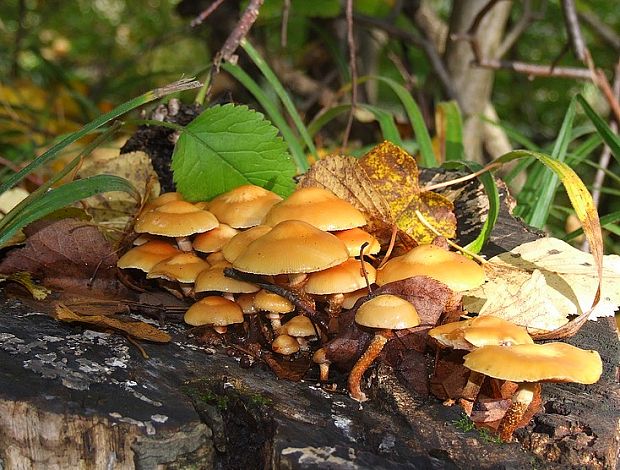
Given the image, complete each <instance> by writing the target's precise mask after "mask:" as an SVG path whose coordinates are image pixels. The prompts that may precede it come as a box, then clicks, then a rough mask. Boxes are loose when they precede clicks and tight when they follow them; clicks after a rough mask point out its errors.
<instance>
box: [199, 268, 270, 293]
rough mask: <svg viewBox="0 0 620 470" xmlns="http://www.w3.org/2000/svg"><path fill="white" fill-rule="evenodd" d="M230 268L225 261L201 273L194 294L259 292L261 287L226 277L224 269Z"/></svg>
mask: <svg viewBox="0 0 620 470" xmlns="http://www.w3.org/2000/svg"><path fill="white" fill-rule="evenodd" d="M230 266H231V264H230V263H228V262H226V261H224V262H220V263H218V264H216V265H214V266H211V267H210V268H207V269H205V270H204V271H201V272H200V274H198V276H197V277H196V281H195V284H194V292H209V291H215V292H229V293H232V294H242V293H252V292H258V291H259V287H258V286H257V285H255V284H251V283H249V282H245V281H239V280H237V279H232V278H230V277H226V276H225V275H224V269H225V268H227V267H230Z"/></svg>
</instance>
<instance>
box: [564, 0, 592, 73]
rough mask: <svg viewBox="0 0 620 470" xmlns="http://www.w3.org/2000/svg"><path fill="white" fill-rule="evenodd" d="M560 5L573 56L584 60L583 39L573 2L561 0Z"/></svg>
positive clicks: (584, 47)
mask: <svg viewBox="0 0 620 470" xmlns="http://www.w3.org/2000/svg"><path fill="white" fill-rule="evenodd" d="M561 5H562V12H563V13H564V22H565V23H566V31H567V33H568V39H569V40H570V45H571V47H572V48H573V52H574V53H575V57H577V58H578V59H579V60H580V61H581V62H585V60H586V45H585V42H584V41H583V35H582V34H581V28H580V27H579V20H578V19H577V11H576V10H575V3H574V2H573V0H562V2H561Z"/></svg>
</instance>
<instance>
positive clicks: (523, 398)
mask: <svg viewBox="0 0 620 470" xmlns="http://www.w3.org/2000/svg"><path fill="white" fill-rule="evenodd" d="M535 392H536V383H522V384H520V385H519V388H518V389H517V391H516V392H515V394H514V395H513V396H512V405H510V408H508V411H506V414H505V415H504V417H503V418H502V420H501V421H500V423H499V427H498V429H497V432H498V433H499V437H500V438H501V439H502V441H509V440H510V438H511V437H512V433H513V432H514V430H515V429H516V428H517V426H518V425H519V423H520V422H521V420H522V419H523V416H524V415H525V412H526V411H527V409H528V407H529V406H530V403H532V400H533V399H534V394H535Z"/></svg>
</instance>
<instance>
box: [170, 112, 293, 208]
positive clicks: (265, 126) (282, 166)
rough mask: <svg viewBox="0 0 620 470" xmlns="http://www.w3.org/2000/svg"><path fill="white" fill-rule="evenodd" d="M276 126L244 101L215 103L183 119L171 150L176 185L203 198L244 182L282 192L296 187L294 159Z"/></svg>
mask: <svg viewBox="0 0 620 470" xmlns="http://www.w3.org/2000/svg"><path fill="white" fill-rule="evenodd" d="M277 134H278V130H277V129H276V128H275V127H273V125H271V123H270V122H269V121H267V120H266V119H265V117H264V116H263V115H262V114H261V113H259V112H256V111H253V110H251V109H249V108H248V107H247V106H235V105H233V104H227V105H224V106H213V107H212V108H208V109H207V110H205V111H204V112H203V113H202V114H201V115H200V116H198V117H197V118H196V119H194V120H193V121H192V122H191V123H190V124H188V125H187V132H184V133H183V134H181V137H179V140H178V142H177V144H176V147H175V149H174V153H173V155H172V170H173V173H174V181H175V183H176V187H177V190H178V191H179V192H180V193H181V194H183V196H184V197H185V198H186V199H188V200H190V201H205V200H209V199H212V198H213V197H215V196H217V195H218V194H221V193H224V192H226V191H229V190H231V189H233V188H236V187H237V186H241V185H243V184H255V185H257V186H262V187H263V188H266V189H269V190H271V191H273V192H275V193H277V194H280V195H281V196H284V197H285V196H288V195H289V194H290V193H291V192H293V190H294V189H295V182H294V181H293V176H294V175H295V165H294V164H293V161H292V160H291V157H290V155H289V154H288V152H287V151H286V143H285V142H284V141H283V140H282V138H281V137H279V136H278V135H277Z"/></svg>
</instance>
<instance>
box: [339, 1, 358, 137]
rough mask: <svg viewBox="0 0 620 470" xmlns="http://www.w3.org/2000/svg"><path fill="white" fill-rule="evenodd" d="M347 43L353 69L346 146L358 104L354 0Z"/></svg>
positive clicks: (348, 9) (350, 5) (349, 7)
mask: <svg viewBox="0 0 620 470" xmlns="http://www.w3.org/2000/svg"><path fill="white" fill-rule="evenodd" d="M346 18H347V45H348V47H349V69H350V70H351V110H350V111H349V118H348V120H347V127H346V128H345V130H344V136H343V137H342V147H343V148H345V147H346V146H347V144H348V142H349V135H350V134H351V127H352V126H353V115H354V113H355V107H356V106H357V55H356V51H355V38H354V37H353V0H347V7H346Z"/></svg>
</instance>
